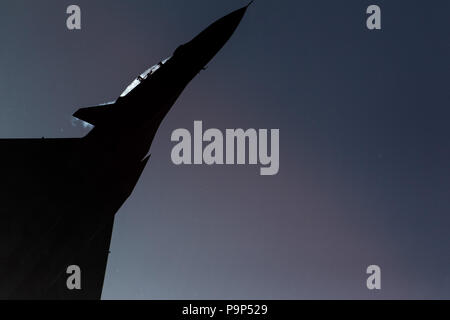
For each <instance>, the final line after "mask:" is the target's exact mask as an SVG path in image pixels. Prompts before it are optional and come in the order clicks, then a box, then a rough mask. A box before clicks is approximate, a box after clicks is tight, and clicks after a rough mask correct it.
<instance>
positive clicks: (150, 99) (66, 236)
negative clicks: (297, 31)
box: [0, 6, 248, 299]
mask: <svg viewBox="0 0 450 320" xmlns="http://www.w3.org/2000/svg"><path fill="white" fill-rule="evenodd" d="M247 7H248V6H246V7H243V8H241V9H239V10H236V11H234V12H232V13H230V14H229V15H227V16H225V17H223V18H221V19H219V20H218V21H216V22H215V23H213V24H212V25H210V26H209V27H208V28H207V29H205V30H204V31H203V32H201V33H200V34H199V35H198V36H196V37H195V38H194V39H193V40H192V41H190V42H188V43H186V44H183V45H181V46H180V47H178V48H177V49H176V50H175V52H174V53H173V55H172V56H171V57H170V58H168V59H166V60H164V61H162V62H160V63H158V64H157V65H155V66H153V67H152V68H150V69H148V70H147V71H145V72H144V73H143V74H141V75H140V76H139V77H138V78H137V79H136V80H134V81H133V82H132V83H131V85H130V86H129V87H128V88H127V89H126V90H125V91H124V92H123V93H122V94H121V96H120V97H119V98H118V99H117V100H116V101H115V102H114V103H110V104H106V105H99V106H95V107H90V108H83V109H79V110H78V111H77V112H75V114H74V116H75V117H76V118H78V119H81V120H83V121H85V122H87V123H90V124H91V125H93V126H94V127H93V129H92V130H91V131H90V132H89V133H88V134H87V135H86V136H85V137H82V138H71V139H7V140H6V139H3V140H0V146H1V150H2V156H1V157H0V168H1V170H2V174H1V183H0V192H1V195H2V199H1V201H0V299H100V298H101V294H102V288H103V281H104V276H105V270H106V263H107V258H108V253H109V246H110V241H111V234H112V228H113V224H114V216H115V213H116V212H117V211H118V210H119V208H120V207H121V206H122V204H123V203H124V202H125V201H126V199H127V198H128V197H129V196H130V194H131V192H132V191H133V189H134V187H135V185H136V183H137V181H138V180H139V177H140V175H141V173H142V171H143V170H144V168H145V165H146V164H147V162H148V160H149V156H148V155H147V154H148V152H149V150H150V146H151V143H152V141H153V138H154V137H155V134H156V131H157V130H158V127H159V125H160V124H161V122H162V120H163V119H164V117H165V115H166V114H167V113H168V111H169V110H170V108H171V107H172V105H173V104H174V103H175V101H176V100H177V98H178V97H179V96H180V94H181V93H182V92H183V90H184V88H185V87H186V86H187V85H188V83H189V82H190V81H191V80H192V79H193V78H194V77H195V76H196V75H197V74H198V73H199V72H200V71H201V70H203V69H204V68H205V66H206V65H207V63H208V62H209V61H210V60H211V59H212V58H213V57H214V56H215V55H216V53H217V52H219V50H220V49H221V48H222V47H223V46H224V45H225V43H226V42H227V41H228V40H229V38H230V37H231V36H232V34H233V33H234V31H235V29H236V28H237V26H238V25H239V23H240V21H241V19H242V17H243V16H244V14H245V12H246V9H247ZM72 265H75V266H79V268H80V270H81V278H80V279H81V289H80V290H78V289H72V290H70V289H69V288H68V286H67V282H68V279H69V277H70V276H71V273H68V267H69V266H72Z"/></svg>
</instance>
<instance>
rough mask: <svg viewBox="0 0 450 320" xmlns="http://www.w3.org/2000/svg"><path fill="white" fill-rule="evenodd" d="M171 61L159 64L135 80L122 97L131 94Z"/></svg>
mask: <svg viewBox="0 0 450 320" xmlns="http://www.w3.org/2000/svg"><path fill="white" fill-rule="evenodd" d="M169 59H170V57H169V58H167V59H165V60H163V61H161V62H160V63H158V64H155V65H154V66H153V67H151V68H149V69H147V70H145V71H144V72H143V73H142V74H141V75H140V76H139V77H137V78H136V79H134V81H133V82H132V83H130V85H129V86H128V87H127V88H126V89H125V91H124V92H122V94H121V95H120V97H121V98H123V97H125V96H126V95H127V94H129V93H130V92H131V91H132V90H133V89H134V88H136V87H137V86H138V85H140V84H141V82H142V81H144V80H145V79H147V78H148V77H149V76H151V75H152V74H153V73H155V72H156V70H158V69H159V68H161V66H163V65H164V64H165V63H166V62H167V61H168V60H169Z"/></svg>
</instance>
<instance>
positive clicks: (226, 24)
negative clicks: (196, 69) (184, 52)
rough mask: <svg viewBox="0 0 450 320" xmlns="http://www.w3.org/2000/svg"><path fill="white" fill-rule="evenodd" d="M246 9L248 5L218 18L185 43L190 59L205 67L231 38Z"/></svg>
mask: <svg viewBox="0 0 450 320" xmlns="http://www.w3.org/2000/svg"><path fill="white" fill-rule="evenodd" d="M247 8H248V5H247V6H245V7H243V8H240V9H238V10H235V11H233V12H231V13H230V14H228V15H226V16H224V17H222V18H220V19H219V20H217V21H216V22H214V23H213V24H211V25H210V26H209V27H208V28H206V29H205V30H203V31H202V32H201V33H200V34H199V35H198V36H196V37H195V38H194V39H193V40H192V41H191V42H189V43H187V44H186V45H185V46H186V47H187V48H189V49H190V50H189V51H190V55H191V57H192V58H193V59H195V60H197V61H198V62H199V64H201V65H203V66H204V65H206V64H207V63H208V62H209V61H210V60H211V59H212V58H213V57H214V56H215V55H216V54H217V52H219V51H220V49H222V47H223V46H224V45H225V43H227V41H228V40H229V39H230V38H231V36H232V35H233V33H234V31H235V30H236V28H237V27H238V26H239V24H240V22H241V20H242V18H243V17H244V14H245V12H246V11H247Z"/></svg>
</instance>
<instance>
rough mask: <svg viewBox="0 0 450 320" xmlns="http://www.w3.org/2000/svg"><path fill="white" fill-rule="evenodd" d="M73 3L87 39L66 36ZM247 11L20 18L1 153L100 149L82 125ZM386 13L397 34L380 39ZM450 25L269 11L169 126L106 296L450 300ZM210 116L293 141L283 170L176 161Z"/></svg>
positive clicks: (174, 5) (209, 4)
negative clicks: (211, 28) (57, 143)
mask: <svg viewBox="0 0 450 320" xmlns="http://www.w3.org/2000/svg"><path fill="white" fill-rule="evenodd" d="M71 4H77V5H78V6H80V8H81V13H82V20H81V21H82V22H81V23H82V29H81V30H74V31H69V30H68V29H67V27H66V19H67V17H68V15H67V14H66V8H67V7H68V6H69V5H71ZM246 4H247V1H242V0H227V1H218V0H215V1H211V0H209V1H208V0H191V1H182V0H139V1H138V0H132V1H123V0H122V1H118V0H108V1H106V0H96V1H87V0H83V1H81V0H77V1H70V2H69V1H61V0H42V1H39V2H31V1H23V0H18V1H9V2H8V3H5V4H4V5H3V6H2V9H1V13H0V21H1V22H0V37H1V39H2V46H1V48H0V70H1V73H0V97H1V101H0V138H26V137H31V138H39V137H42V136H44V137H49V138H50V137H56V138H65V137H82V136H84V135H85V134H87V132H88V129H86V128H83V126H82V125H81V124H80V123H77V122H74V121H73V119H72V116H71V115H72V114H73V113H74V112H75V111H76V110H78V109H79V108H81V107H88V106H94V105H97V104H101V103H105V102H108V101H113V100H115V99H116V98H117V97H118V96H119V95H120V93H121V92H122V91H123V90H124V89H125V88H126V87H127V86H128V85H129V83H130V82H131V81H132V80H133V79H134V78H136V77H137V76H138V75H139V74H140V73H142V72H143V71H144V70H146V69H147V68H149V67H150V66H152V65H154V64H156V63H158V62H159V61H161V60H162V59H164V58H166V57H168V56H170V55H171V54H172V53H173V51H174V50H175V49H176V48H177V47H178V46H179V45H180V44H182V43H185V42H187V41H189V40H191V39H192V38H193V37H194V36H195V35H197V34H198V33H199V32H200V31H202V30H203V29H204V28H206V27H207V26H208V25H209V24H210V23H212V22H213V21H215V20H216V19H218V18H220V17H222V16H224V15H225V14H227V13H229V12H231V11H233V10H235V9H237V8H240V7H242V6H244V5H246ZM371 4H377V5H378V6H380V8H381V10H382V29H381V30H374V31H370V30H368V29H367V27H366V19H367V17H368V16H367V14H366V8H367V7H368V6H369V5H371ZM449 12H450V2H449V1H433V2H430V1H425V0H421V1H411V0H408V1H407V0H397V1H387V0H371V1H366V0H346V1H334V0H326V1H325V0H314V1H313V0H304V1H303V0H301V1H298V0H297V1H294V0H289V1H287V0H286V1H269V0H257V1H255V2H254V3H253V5H252V6H251V7H250V8H249V10H248V12H247V14H246V16H245V17H244V19H243V20H242V22H241V25H240V26H239V27H238V29H237V30H236V33H235V34H234V35H233V37H232V38H231V39H230V41H229V42H228V43H227V44H226V46H225V47H224V48H223V50H222V51H220V52H219V54H218V55H217V56H216V57H215V58H214V59H213V61H212V62H211V63H210V64H209V66H208V69H207V70H205V71H203V72H201V73H200V74H199V75H198V76H197V77H196V78H195V79H194V80H193V81H192V82H191V84H190V85H189V86H188V87H187V88H186V90H185V91H184V93H183V94H182V95H181V97H180V98H179V99H178V101H177V103H176V104H175V105H174V107H173V108H172V110H171V111H170V112H169V114H168V116H167V117H166V118H165V120H164V121H163V123H162V125H161V127H160V129H159V131H158V133H157V135H156V137H155V140H154V142H153V145H152V148H151V154H152V156H151V159H150V161H149V163H148V164H147V167H146V169H145V171H144V172H143V174H142V176H141V179H140V181H139V183H138V185H137V186H136V188H135V190H134V192H133V194H132V195H131V197H130V198H129V199H128V201H127V202H126V203H125V204H124V206H123V207H122V208H121V210H120V211H119V212H118V213H117V216H116V219H115V225H114V231H113V237H112V243H111V249H110V250H111V254H110V256H109V261H108V267H107V273H106V278H105V284H104V290H103V299H349V298H359V299H372V298H373V299H379V298H385V299H390V298H395V299H399V298H402V299H408V298H424V299H431V298H434V299H450V233H449V230H450V201H449V198H450V166H449V163H450V126H449V119H450V108H449V107H450V90H449V87H448V84H449V77H450V63H449V57H450V22H449V19H448V14H449ZM150 105H151V100H149V106H150ZM195 120H201V121H203V127H204V129H205V130H206V129H208V128H218V129H220V130H221V131H222V132H225V130H226V129H227V128H243V129H248V128H255V129H279V130H280V170H279V173H278V174H277V175H274V176H261V175H260V174H259V168H260V165H240V166H238V165H213V166H207V165H198V166H194V165H191V166H189V165H181V166H176V165H174V164H173V163H172V160H171V150H172V148H173V146H174V145H175V143H174V142H171V140H170V137H171V134H172V132H173V131H174V130H176V129H178V128H187V129H188V130H190V131H191V132H193V124H194V121H195ZM30 161H33V159H30ZM80 214H82V213H80ZM369 265H379V266H380V267H381V272H382V289H381V290H379V291H377V290H375V291H370V290H368V289H367V287H366V279H367V277H368V275H367V274H366V268H367V266H369Z"/></svg>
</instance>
